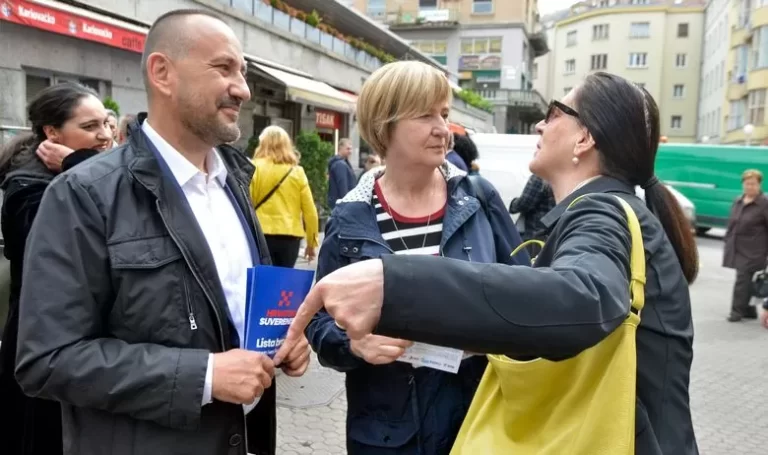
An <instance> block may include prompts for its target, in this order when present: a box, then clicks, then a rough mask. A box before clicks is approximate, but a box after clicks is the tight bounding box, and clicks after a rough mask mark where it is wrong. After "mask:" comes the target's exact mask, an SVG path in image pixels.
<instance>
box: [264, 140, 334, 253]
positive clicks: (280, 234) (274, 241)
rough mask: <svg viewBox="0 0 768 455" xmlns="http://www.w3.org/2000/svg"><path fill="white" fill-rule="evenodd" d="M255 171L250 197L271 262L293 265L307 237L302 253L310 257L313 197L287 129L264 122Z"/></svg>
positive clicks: (313, 231) (315, 229)
mask: <svg viewBox="0 0 768 455" xmlns="http://www.w3.org/2000/svg"><path fill="white" fill-rule="evenodd" d="M253 164H254V165H255V166H256V172H255V173H254V174H253V180H251V201H252V202H253V204H254V209H255V210H256V216H257V217H258V218H259V223H261V228H262V229H263V230H264V236H265V237H266V240H267V245H268V246H269V254H270V255H271V256H272V264H273V265H276V266H279V267H293V266H294V265H296V259H298V256H299V249H300V248H301V239H302V238H305V237H306V239H307V246H306V248H305V250H304V256H305V257H306V258H307V259H308V260H309V261H312V260H314V259H315V250H316V249H317V245H318V243H319V241H318V229H319V228H318V219H317V208H316V207H315V201H314V199H313V198H312V191H311V190H310V188H309V181H308V180H307V174H305V173H304V169H303V168H302V167H301V166H299V154H298V153H296V150H295V149H294V147H293V142H292V141H291V137H290V136H288V133H287V132H286V131H285V130H284V129H282V128H281V127H279V126H275V125H273V126H268V127H266V128H265V129H264V131H262V132H261V134H260V135H259V146H258V147H257V148H256V152H255V153H254V159H253Z"/></svg>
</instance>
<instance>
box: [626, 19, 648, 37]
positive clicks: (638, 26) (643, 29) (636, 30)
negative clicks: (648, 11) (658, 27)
mask: <svg viewBox="0 0 768 455" xmlns="http://www.w3.org/2000/svg"><path fill="white" fill-rule="evenodd" d="M650 36H651V23H650V22H632V23H631V24H629V37H630V38H648V37H650Z"/></svg>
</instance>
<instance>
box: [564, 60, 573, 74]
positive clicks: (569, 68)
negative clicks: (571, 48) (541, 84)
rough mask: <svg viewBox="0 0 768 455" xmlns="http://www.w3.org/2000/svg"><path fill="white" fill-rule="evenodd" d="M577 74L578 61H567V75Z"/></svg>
mask: <svg viewBox="0 0 768 455" xmlns="http://www.w3.org/2000/svg"><path fill="white" fill-rule="evenodd" d="M575 72H576V59H573V58H572V59H570V60H566V61H565V74H573V73H575Z"/></svg>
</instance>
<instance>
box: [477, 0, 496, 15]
mask: <svg viewBox="0 0 768 455" xmlns="http://www.w3.org/2000/svg"><path fill="white" fill-rule="evenodd" d="M472 14H493V0H472Z"/></svg>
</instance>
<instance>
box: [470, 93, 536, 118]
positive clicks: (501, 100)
mask: <svg viewBox="0 0 768 455" xmlns="http://www.w3.org/2000/svg"><path fill="white" fill-rule="evenodd" d="M477 93H478V94H479V95H480V96H482V97H483V98H485V99H487V100H488V101H490V102H491V103H493V104H494V105H495V106H509V107H516V108H520V109H521V110H526V111H535V112H536V113H539V114H541V115H542V116H543V115H544V114H546V113H547V107H548V103H547V101H546V100H545V99H544V97H543V96H541V94H540V93H539V92H537V91H536V90H508V89H496V90H480V91H478V92H477Z"/></svg>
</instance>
